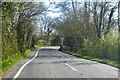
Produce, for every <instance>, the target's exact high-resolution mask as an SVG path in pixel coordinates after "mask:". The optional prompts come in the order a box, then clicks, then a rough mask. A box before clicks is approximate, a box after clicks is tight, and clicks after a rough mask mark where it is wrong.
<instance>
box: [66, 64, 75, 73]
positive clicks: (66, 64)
mask: <svg viewBox="0 0 120 80" xmlns="http://www.w3.org/2000/svg"><path fill="white" fill-rule="evenodd" d="M65 65H67V66H68V67H70V68H71V69H72V70H73V71H75V72H76V71H77V70H76V69H75V68H73V67H71V66H70V65H69V64H67V63H65Z"/></svg>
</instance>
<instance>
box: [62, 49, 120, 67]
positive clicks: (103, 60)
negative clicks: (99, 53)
mask: <svg viewBox="0 0 120 80" xmlns="http://www.w3.org/2000/svg"><path fill="white" fill-rule="evenodd" d="M62 52H64V53H67V54H70V55H73V56H77V57H80V58H84V59H88V60H92V61H97V62H100V63H104V64H108V65H110V66H114V67H117V68H119V69H120V64H118V62H117V61H111V60H106V59H100V58H93V57H90V56H82V55H81V54H78V53H73V52H70V51H62Z"/></svg>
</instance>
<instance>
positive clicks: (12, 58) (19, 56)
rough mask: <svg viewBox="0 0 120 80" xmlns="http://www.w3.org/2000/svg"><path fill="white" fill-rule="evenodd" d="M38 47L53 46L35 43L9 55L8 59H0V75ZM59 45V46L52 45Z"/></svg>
mask: <svg viewBox="0 0 120 80" xmlns="http://www.w3.org/2000/svg"><path fill="white" fill-rule="evenodd" d="M38 47H53V46H48V45H35V46H34V47H33V48H31V49H28V50H26V51H25V52H23V53H16V54H15V55H12V56H10V57H9V58H8V59H6V60H3V61H2V66H1V67H2V72H1V73H0V75H2V74H3V73H4V72H5V71H6V70H8V69H9V68H11V67H12V66H13V65H14V64H15V63H17V62H18V61H19V60H20V59H23V58H25V57H26V56H27V55H28V54H29V53H30V52H31V51H32V50H34V49H35V48H38ZM54 47H59V46H54Z"/></svg>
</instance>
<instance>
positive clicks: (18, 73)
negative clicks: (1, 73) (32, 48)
mask: <svg viewBox="0 0 120 80" xmlns="http://www.w3.org/2000/svg"><path fill="white" fill-rule="evenodd" d="M40 49H41V48H40ZM40 49H39V50H40ZM39 50H38V51H37V52H36V54H35V56H34V57H33V58H32V59H31V60H29V61H28V62H26V63H25V64H24V65H23V66H22V67H21V68H20V69H19V71H18V72H17V74H16V75H15V76H14V77H13V78H17V77H18V76H19V75H20V73H21V71H22V70H23V69H24V67H25V66H26V65H27V64H28V63H30V62H31V61H32V60H33V59H35V58H36V56H37V55H38V52H39Z"/></svg>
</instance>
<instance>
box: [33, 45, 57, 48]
mask: <svg viewBox="0 0 120 80" xmlns="http://www.w3.org/2000/svg"><path fill="white" fill-rule="evenodd" d="M35 47H36V48H38V47H59V46H49V45H35Z"/></svg>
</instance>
